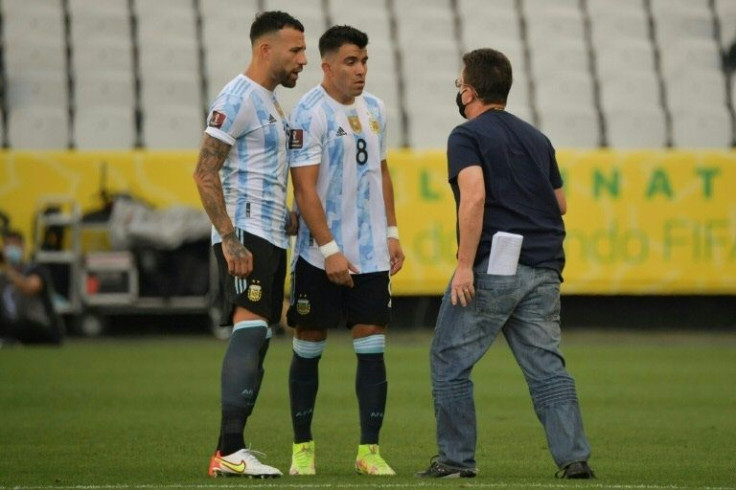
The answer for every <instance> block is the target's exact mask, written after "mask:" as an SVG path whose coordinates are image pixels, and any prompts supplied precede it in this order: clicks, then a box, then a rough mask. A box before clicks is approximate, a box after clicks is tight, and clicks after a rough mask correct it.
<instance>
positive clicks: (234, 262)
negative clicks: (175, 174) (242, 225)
mask: <svg viewBox="0 0 736 490" xmlns="http://www.w3.org/2000/svg"><path fill="white" fill-rule="evenodd" d="M229 152H230V145H228V144H227V143H223V142H222V141H220V140H218V139H216V138H213V137H212V136H210V135H208V134H205V135H204V139H203V140H202V146H201V147H200V150H199V160H198V161H197V167H196V168H195V170H194V182H195V183H196V184H197V190H198V191H199V197H200V199H201V201H202V206H203V207H204V210H205V211H206V212H207V215H208V216H209V217H210V221H212V224H213V225H214V227H215V229H216V230H217V233H219V234H220V236H221V237H222V253H223V255H224V256H225V260H226V261H227V268H228V272H230V274H232V275H234V276H238V277H245V276H248V275H249V274H250V273H251V271H252V270H253V255H252V254H251V253H250V251H249V250H248V249H247V248H245V246H244V245H243V244H242V243H240V240H238V238H237V237H236V236H235V228H234V227H233V223H232V221H231V220H230V217H229V216H228V215H227V208H226V207H225V196H224V194H223V192H222V182H220V176H219V173H218V172H219V171H220V169H221V168H222V166H223V164H224V163H225V160H226V159H227V155H228V153H229Z"/></svg>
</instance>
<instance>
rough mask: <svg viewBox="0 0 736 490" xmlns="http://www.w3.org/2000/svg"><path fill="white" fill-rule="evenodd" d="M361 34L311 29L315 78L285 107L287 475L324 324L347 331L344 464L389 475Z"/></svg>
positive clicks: (388, 237)
mask: <svg viewBox="0 0 736 490" xmlns="http://www.w3.org/2000/svg"><path fill="white" fill-rule="evenodd" d="M367 44H368V36H367V35H366V34H365V33H363V32H361V31H359V30H357V29H355V28H353V27H350V26H334V27H331V28H330V29H328V30H327V31H326V32H325V33H324V34H323V35H322V37H320V40H319V51H320V56H321V57H322V70H323V72H324V76H323V80H322V83H321V85H318V86H317V87H315V88H313V89H312V90H310V91H309V92H307V93H306V94H305V95H304V96H303V97H302V98H301V100H300V101H299V103H298V104H297V106H296V108H295V109H294V112H293V113H292V117H291V126H292V129H291V138H290V142H289V149H290V152H289V165H290V167H291V173H292V178H293V179H294V193H295V200H296V203H297V207H298V212H299V215H300V226H299V232H298V235H297V239H296V244H295V249H294V256H293V261H292V268H293V276H292V277H293V278H294V280H293V284H292V297H291V304H290V306H289V310H288V313H287V318H288V322H289V325H291V326H295V327H296V329H295V332H294V339H293V357H292V363H291V369H290V371H289V394H290V398H291V417H292V425H293V428H294V443H293V445H292V464H291V468H290V470H289V473H290V474H292V475H314V474H315V472H316V469H315V442H314V438H313V436H312V415H313V413H314V406H315V399H316V396H317V389H318V384H319V372H318V365H319V361H320V358H321V355H322V351H323V349H324V347H325V343H326V339H327V329H329V328H334V327H336V326H338V324H339V323H340V322H341V321H343V320H344V321H345V322H346V326H347V327H348V328H349V329H350V330H351V332H352V337H353V347H354V350H355V353H356V356H357V372H356V377H355V391H356V394H357V398H358V407H359V416H360V443H359V445H358V450H357V456H356V459H355V471H356V472H358V473H360V474H367V475H394V474H395V472H394V470H393V469H392V468H391V467H390V466H389V465H388V464H387V463H386V461H385V460H384V459H383V458H382V456H381V454H380V451H379V446H378V435H379V431H380V429H381V426H382V424H383V417H384V411H385V407H386V395H387V387H388V383H387V381H386V366H385V362H384V357H383V354H384V347H385V342H386V340H385V336H386V328H387V325H388V323H389V319H390V313H391V289H390V276H391V275H393V274H395V273H397V272H398V271H399V270H400V269H401V267H402V265H403V262H404V253H403V251H402V249H401V245H400V243H399V233H398V228H397V225H396V213H395V209H394V197H393V184H392V182H391V176H390V174H389V171H388V165H387V162H386V109H385V107H384V105H383V102H382V101H381V100H380V99H378V98H377V97H375V96H373V95H371V94H368V93H366V92H364V91H363V88H364V86H365V78H366V73H367V69H368V65H367V62H368V52H367V49H366V46H367Z"/></svg>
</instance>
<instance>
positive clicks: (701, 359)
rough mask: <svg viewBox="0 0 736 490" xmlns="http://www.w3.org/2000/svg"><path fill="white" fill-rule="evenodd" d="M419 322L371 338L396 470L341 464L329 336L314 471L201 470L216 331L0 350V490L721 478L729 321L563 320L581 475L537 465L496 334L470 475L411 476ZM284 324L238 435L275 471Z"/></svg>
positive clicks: (730, 392) (660, 484)
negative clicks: (226, 475)
mask: <svg viewBox="0 0 736 490" xmlns="http://www.w3.org/2000/svg"><path fill="white" fill-rule="evenodd" d="M430 342H431V330H430V329H426V330H424V329H423V330H416V331H398V330H397V331H395V332H391V333H390V334H389V337H388V340H387V354H386V357H387V366H388V375H389V401H388V407H387V413H386V421H385V423H384V428H383V431H382V434H381V453H382V454H383V455H384V457H385V458H386V460H387V461H388V462H389V463H390V464H391V465H392V466H393V467H394V469H395V470H396V471H397V473H398V476H396V477H382V478H376V477H373V478H371V477H367V476H359V475H356V474H354V472H353V462H354V458H355V452H356V448H357V443H358V436H359V430H358V415H357V403H356V400H355V394H354V373H355V358H354V354H353V351H352V344H351V342H350V339H349V337H348V335H347V333H346V332H343V331H333V332H331V336H330V339H329V340H328V344H327V348H326V351H325V354H324V356H323V359H322V362H321V365H320V373H321V380H320V391H319V396H318V400H317V407H316V412H315V416H314V434H315V441H316V445H317V472H318V474H317V476H315V477H290V476H288V475H287V476H284V477H283V478H280V479H277V480H241V479H232V478H230V479H218V480H213V479H209V478H208V477H207V476H206V475H205V474H206V470H207V463H208V459H209V456H210V454H211V452H212V450H213V448H214V444H215V442H216V438H217V431H218V424H219V368H220V362H221V359H222V355H223V352H224V349H225V345H226V344H225V343H224V342H221V341H216V340H214V339H211V338H209V337H206V336H201V337H198V336H191V335H187V336H177V335H168V336H150V335H149V336H146V335H143V336H139V337H135V338H130V337H125V338H108V339H99V340H83V339H72V340H70V341H69V342H68V343H67V344H66V345H65V346H63V347H62V348H59V349H54V348H29V347H20V348H9V349H6V348H3V349H0V421H1V424H2V425H0V455H1V457H0V488H2V489H9V488H18V489H47V488H48V489H51V488H55V489H58V488H66V489H72V488H73V489H117V488H140V489H144V488H145V489H159V488H161V489H163V488H166V489H173V488H231V487H235V486H238V487H240V486H247V487H253V488H420V487H421V488H424V487H435V486H439V487H459V486H461V487H471V488H475V487H477V488H610V489H640V488H641V489H672V488H701V489H705V488H709V489H716V488H718V489H725V488H735V487H736V332H718V333H709V332H704V331H698V332H680V331H678V332H664V331H657V332H631V331H626V332H622V331H613V330H612V331H601V330H598V331H588V330H571V331H566V332H564V334H563V351H564V352H565V354H566V357H567V360H568V367H569V369H570V371H571V373H572V374H573V376H574V377H575V379H576V381H577V386H578V393H579V397H580V401H581V405H582V410H583V419H584V422H585V427H586V431H587V434H588V437H589V439H590V442H591V445H592V447H593V458H592V459H591V461H590V463H591V466H592V467H593V468H594V470H595V471H596V473H597V475H598V479H597V480H593V481H588V482H564V481H560V480H555V479H554V476H553V475H554V472H555V469H556V468H555V467H554V464H553V462H552V459H551V457H550V455H549V453H548V451H547V448H546V442H545V439H544V433H543V431H542V429H541V426H540V424H539V422H538V421H537V420H536V417H535V415H534V412H533V409H532V406H531V401H530V399H529V395H528V393H527V389H526V385H525V383H524V380H523V378H522V376H521V373H520V371H519V369H518V367H517V366H516V364H515V362H514V360H513V358H512V356H511V354H510V352H509V351H508V348H507V346H506V345H505V343H504V342H503V340H502V339H501V338H499V340H498V341H497V343H496V344H495V345H494V346H493V347H492V348H491V350H490V351H489V353H488V354H487V355H486V357H485V359H484V360H483V361H482V362H481V363H480V364H479V365H478V366H477V367H476V370H475V372H474V375H473V379H474V381H475V395H476V405H477V408H478V419H479V441H478V452H477V457H478V465H479V468H480V474H479V476H478V477H477V478H476V479H474V480H446V481H426V480H417V479H416V478H414V477H413V474H414V472H415V471H418V470H421V469H425V468H426V467H427V465H428V464H429V458H430V457H431V456H432V455H434V454H435V452H436V449H435V443H434V420H433V413H432V402H431V392H430V381H429V365H428V350H429V344H430ZM290 356H291V338H290V336H289V335H287V336H280V337H275V338H274V339H273V340H272V343H271V348H270V351H269V355H268V359H267V361H266V377H265V379H264V385H263V389H262V391H261V395H260V398H259V401H258V405H257V406H256V409H255V412H254V414H253V416H252V417H251V420H250V421H249V424H248V428H247V432H246V440H247V441H248V442H249V443H251V444H252V446H253V448H254V449H257V450H259V451H262V452H264V453H266V455H267V456H266V457H265V458H264V461H265V462H267V463H268V464H272V465H274V466H276V467H278V468H280V469H281V470H282V471H284V472H285V473H286V472H288V468H289V463H290V456H291V421H290V417H289V410H288V407H289V401H288V387H287V373H288V369H289V363H290Z"/></svg>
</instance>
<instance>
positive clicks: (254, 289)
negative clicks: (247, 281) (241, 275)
mask: <svg viewBox="0 0 736 490" xmlns="http://www.w3.org/2000/svg"><path fill="white" fill-rule="evenodd" d="M262 297H263V288H262V287H261V285H260V284H255V283H254V284H251V285H250V287H249V288H248V299H249V300H250V301H252V302H254V303H256V302H258V301H260V300H261V298H262Z"/></svg>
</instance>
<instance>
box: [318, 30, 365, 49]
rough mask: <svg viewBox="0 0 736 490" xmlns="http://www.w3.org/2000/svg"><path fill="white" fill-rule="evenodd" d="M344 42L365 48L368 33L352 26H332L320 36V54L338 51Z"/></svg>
mask: <svg viewBox="0 0 736 490" xmlns="http://www.w3.org/2000/svg"><path fill="white" fill-rule="evenodd" d="M343 44H355V45H356V46H358V48H360V49H363V48H365V47H366V46H367V45H368V34H366V33H365V32H363V31H360V30H358V29H356V28H355V27H351V26H332V27H330V28H329V29H327V30H326V31H325V32H324V34H322V36H320V38H319V55H320V56H324V55H325V54H326V53H330V52H332V51H337V50H338V49H340V47H341V46H342V45H343Z"/></svg>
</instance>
